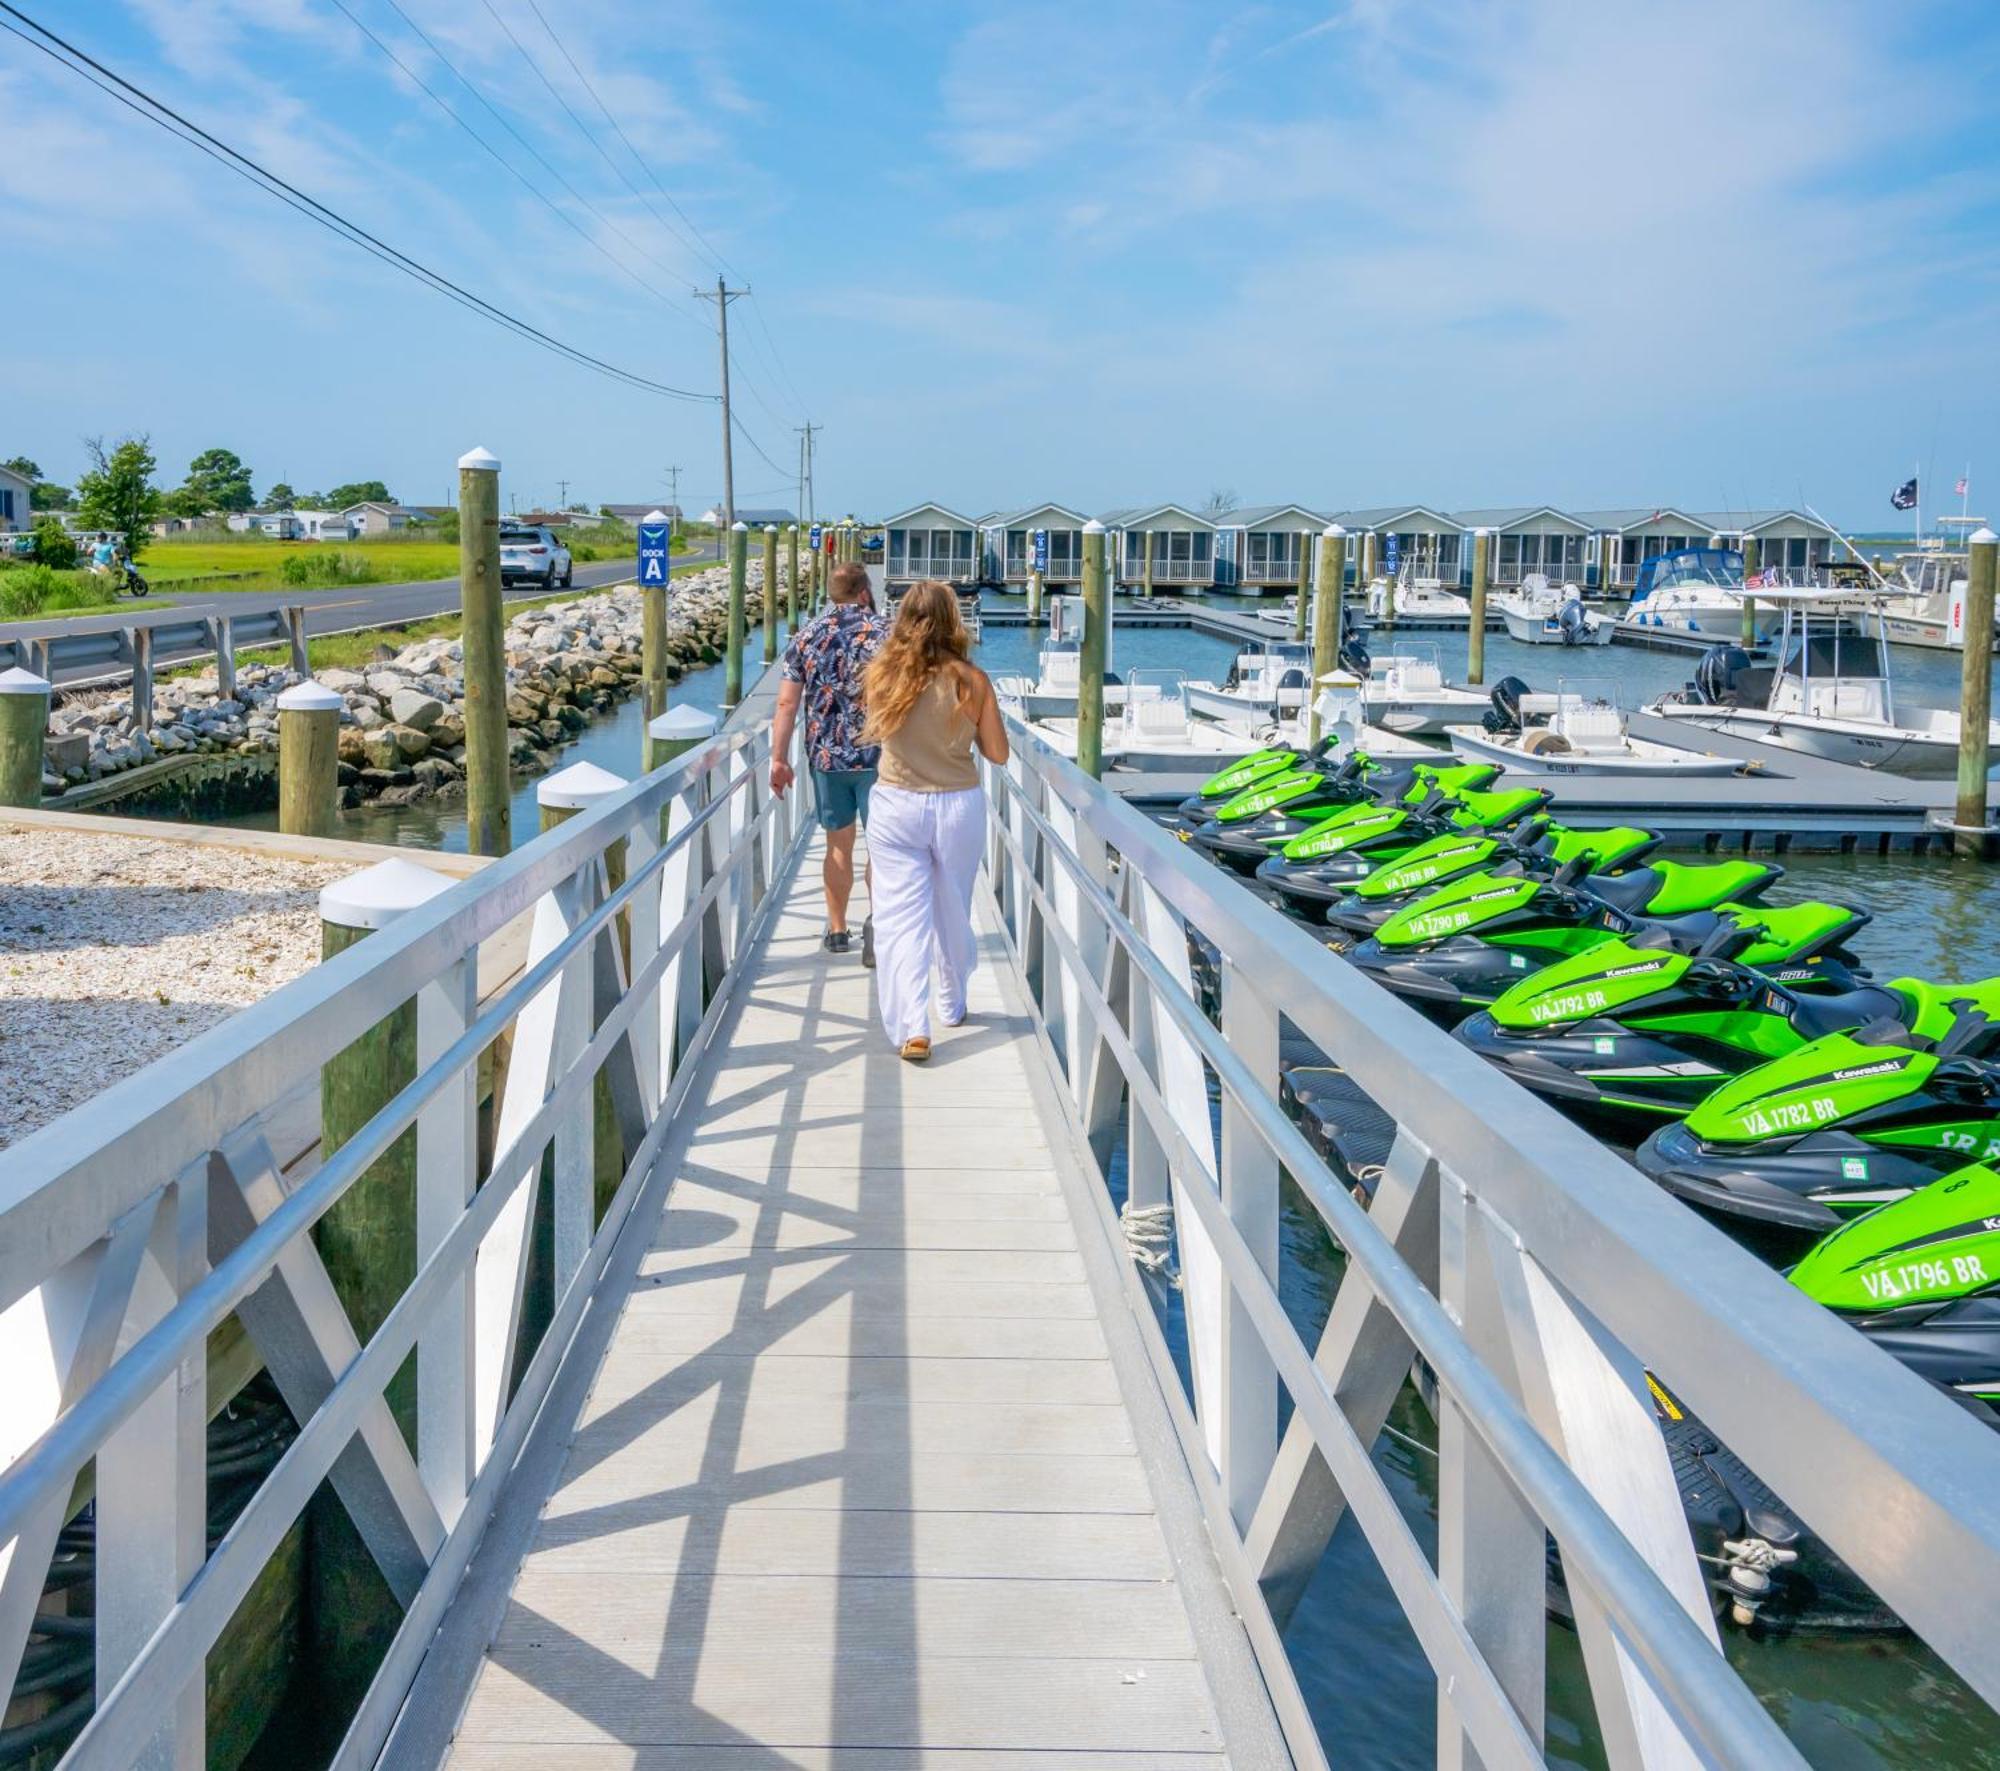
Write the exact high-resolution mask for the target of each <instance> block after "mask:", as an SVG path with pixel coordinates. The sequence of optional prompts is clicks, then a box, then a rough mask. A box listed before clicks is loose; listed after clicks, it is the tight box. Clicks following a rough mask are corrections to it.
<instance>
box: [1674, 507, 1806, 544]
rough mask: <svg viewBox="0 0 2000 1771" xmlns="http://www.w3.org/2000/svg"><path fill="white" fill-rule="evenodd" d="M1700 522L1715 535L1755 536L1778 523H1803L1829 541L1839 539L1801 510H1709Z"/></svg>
mask: <svg viewBox="0 0 2000 1771" xmlns="http://www.w3.org/2000/svg"><path fill="white" fill-rule="evenodd" d="M1701 520H1702V521H1703V522H1704V523H1706V524H1708V526H1709V529H1710V531H1711V532H1712V533H1714V534H1717V535H1755V534H1756V533H1757V532H1758V531H1759V530H1760V529H1775V528H1776V527H1777V526H1778V525H1779V524H1780V523H1803V524H1804V525H1805V526H1806V527H1807V528H1808V529H1812V530H1815V531H1816V532H1817V533H1819V534H1821V535H1824V536H1827V537H1828V538H1829V539H1830V540H1835V541H1837V540H1839V539H1840V531H1839V530H1838V529H1835V528H1833V527H1832V526H1831V525H1830V524H1827V523H1823V522H1821V521H1820V520H1819V518H1818V517H1816V516H1813V515H1811V514H1810V513H1809V512H1806V511H1803V510H1711V511H1704V512H1702V513H1701Z"/></svg>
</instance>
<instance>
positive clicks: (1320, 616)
mask: <svg viewBox="0 0 2000 1771" xmlns="http://www.w3.org/2000/svg"><path fill="white" fill-rule="evenodd" d="M1301 570H1303V562H1301ZM1346 580H1347V531H1346V530H1345V529H1343V528H1342V527H1341V526H1340V525H1339V524H1338V523H1328V524H1327V526H1326V527H1325V528H1324V529H1322V530H1321V531H1320V536H1319V598H1318V600H1317V601H1316V602H1315V603H1314V605H1313V662H1312V681H1311V682H1310V683H1308V684H1307V685H1306V704H1307V706H1308V707H1310V708H1311V709H1312V711H1311V713H1310V714H1309V715H1308V716H1307V725H1306V730H1307V734H1308V737H1309V740H1310V742H1312V743H1314V744H1317V743H1318V742H1319V737H1320V719H1319V679H1320V678H1321V677H1323V676H1325V675H1326V674H1327V673H1328V672H1329V671H1331V670H1332V669H1333V668H1334V666H1335V665H1336V664H1338V663H1339V661H1340V612H1341V611H1340V593H1341V588H1342V586H1343V585H1344V584H1345V583H1346Z"/></svg>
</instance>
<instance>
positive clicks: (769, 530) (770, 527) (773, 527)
mask: <svg viewBox="0 0 2000 1771" xmlns="http://www.w3.org/2000/svg"><path fill="white" fill-rule="evenodd" d="M777 532H778V525H777V524H776V523H766V524H765V525H764V533H765V534H766V535H775V534H777Z"/></svg>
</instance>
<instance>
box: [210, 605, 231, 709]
mask: <svg viewBox="0 0 2000 1771" xmlns="http://www.w3.org/2000/svg"><path fill="white" fill-rule="evenodd" d="M202 626H203V627H205V628H206V629H207V630H208V643H209V644H210V645H211V646H213V647H214V648H215V692H216V693H217V694H218V695H220V696H221V697H222V698H223V700H225V701H234V700H235V699H236V623H235V620H234V618H233V617H231V616H228V615H209V616H205V617H204V618H203V620H202Z"/></svg>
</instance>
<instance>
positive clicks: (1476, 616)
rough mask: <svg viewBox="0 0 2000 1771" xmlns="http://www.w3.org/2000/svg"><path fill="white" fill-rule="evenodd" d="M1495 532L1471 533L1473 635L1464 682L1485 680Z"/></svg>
mask: <svg viewBox="0 0 2000 1771" xmlns="http://www.w3.org/2000/svg"><path fill="white" fill-rule="evenodd" d="M1492 554H1493V531H1492V530H1491V529H1475V530H1473V532H1472V631H1471V632H1470V633H1468V634H1467V635H1466V636H1465V680H1466V681H1467V682H1469V683H1483V682H1484V681H1485V680H1486V575H1487V572H1488V571H1489V570H1490V569H1491V566H1492Z"/></svg>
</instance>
